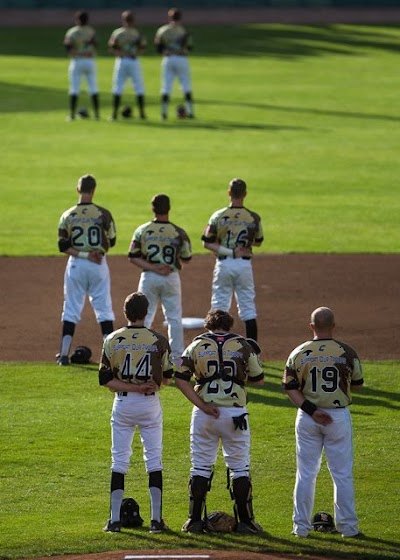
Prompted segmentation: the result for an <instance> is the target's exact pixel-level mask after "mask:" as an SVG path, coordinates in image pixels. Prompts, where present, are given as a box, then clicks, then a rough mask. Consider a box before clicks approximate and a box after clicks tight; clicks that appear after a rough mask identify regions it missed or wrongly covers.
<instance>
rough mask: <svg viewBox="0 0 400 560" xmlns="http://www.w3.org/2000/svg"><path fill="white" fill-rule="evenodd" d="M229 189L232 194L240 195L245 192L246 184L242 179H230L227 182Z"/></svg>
mask: <svg viewBox="0 0 400 560" xmlns="http://www.w3.org/2000/svg"><path fill="white" fill-rule="evenodd" d="M229 189H230V191H231V193H232V194H233V195H234V196H242V195H243V194H245V193H246V190H247V186H246V183H245V182H244V181H243V179H232V181H230V183H229Z"/></svg>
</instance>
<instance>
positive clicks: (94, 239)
mask: <svg viewBox="0 0 400 560" xmlns="http://www.w3.org/2000/svg"><path fill="white" fill-rule="evenodd" d="M58 238H59V239H69V240H70V241H71V247H73V248H74V249H76V250H77V251H101V252H103V253H106V252H107V251H108V249H109V247H110V241H112V240H114V239H115V238H116V231H115V224H114V220H113V217H112V215H111V213H110V212H109V211H108V210H106V209H105V208H102V207H101V206H97V204H93V203H92V202H90V203H80V204H77V205H76V206H72V208H69V209H68V210H66V211H65V212H64V213H63V214H62V216H61V218H60V222H59V225H58Z"/></svg>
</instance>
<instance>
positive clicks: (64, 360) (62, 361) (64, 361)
mask: <svg viewBox="0 0 400 560" xmlns="http://www.w3.org/2000/svg"><path fill="white" fill-rule="evenodd" d="M56 360H57V364H58V365H59V366H69V358H68V356H60V354H57V356H56Z"/></svg>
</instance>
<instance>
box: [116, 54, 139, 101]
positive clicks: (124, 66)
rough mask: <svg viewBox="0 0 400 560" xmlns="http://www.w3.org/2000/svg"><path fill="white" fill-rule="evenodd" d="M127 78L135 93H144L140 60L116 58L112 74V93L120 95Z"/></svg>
mask: <svg viewBox="0 0 400 560" xmlns="http://www.w3.org/2000/svg"><path fill="white" fill-rule="evenodd" d="M127 80H130V81H131V82H132V86H133V88H134V90H135V92H136V94H137V95H144V82H143V75H142V67H141V64H140V61H139V60H138V59H136V58H116V59H115V63H114V75H113V90H112V92H113V94H114V95H122V93H123V91H124V88H125V83H126V81H127Z"/></svg>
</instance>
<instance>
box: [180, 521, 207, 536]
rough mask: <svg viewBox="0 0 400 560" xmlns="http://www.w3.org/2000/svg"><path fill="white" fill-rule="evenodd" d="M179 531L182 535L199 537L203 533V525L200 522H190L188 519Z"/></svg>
mask: <svg viewBox="0 0 400 560" xmlns="http://www.w3.org/2000/svg"><path fill="white" fill-rule="evenodd" d="M181 531H183V532H184V533H191V534H192V535H201V534H203V533H204V523H203V521H201V520H200V521H192V520H191V519H188V520H187V521H186V523H184V525H183V526H182V529H181Z"/></svg>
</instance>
